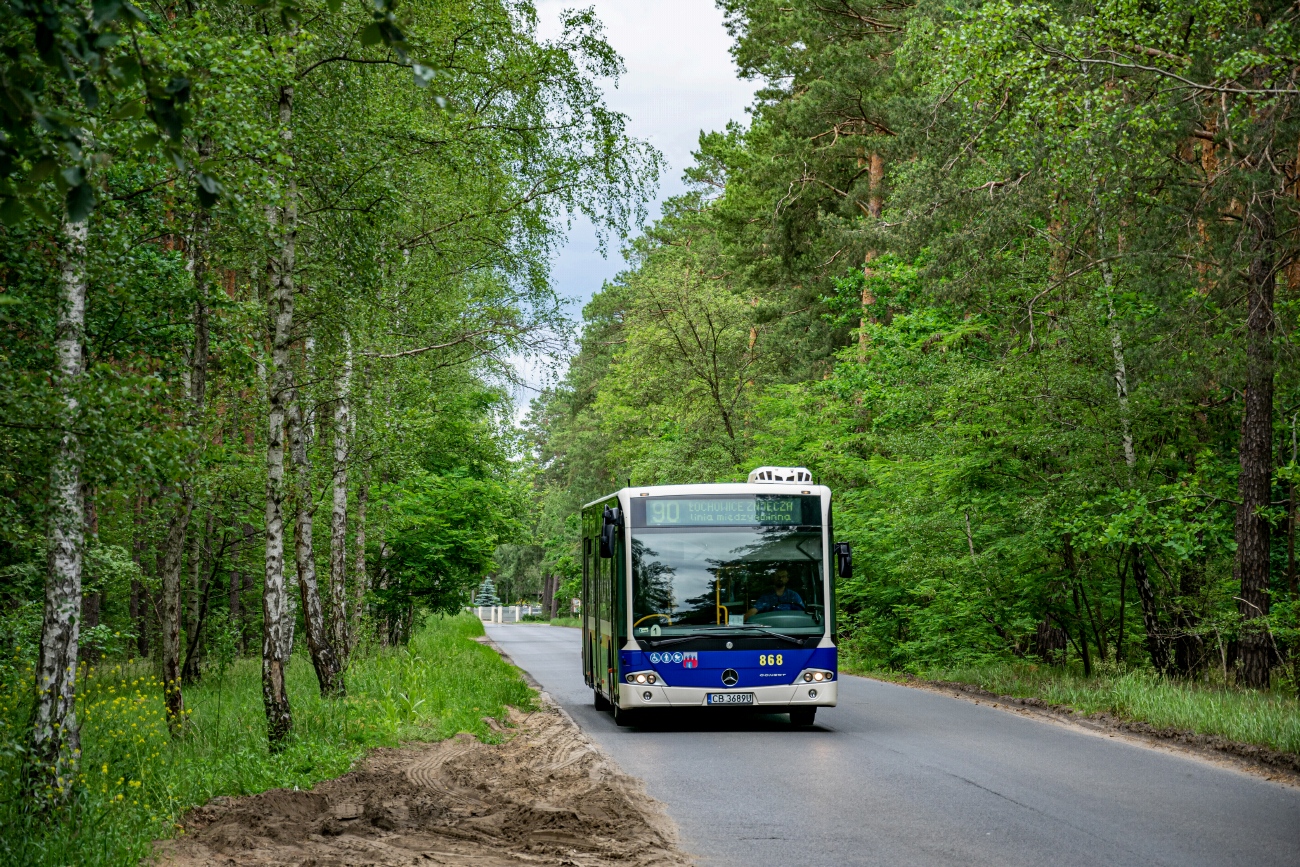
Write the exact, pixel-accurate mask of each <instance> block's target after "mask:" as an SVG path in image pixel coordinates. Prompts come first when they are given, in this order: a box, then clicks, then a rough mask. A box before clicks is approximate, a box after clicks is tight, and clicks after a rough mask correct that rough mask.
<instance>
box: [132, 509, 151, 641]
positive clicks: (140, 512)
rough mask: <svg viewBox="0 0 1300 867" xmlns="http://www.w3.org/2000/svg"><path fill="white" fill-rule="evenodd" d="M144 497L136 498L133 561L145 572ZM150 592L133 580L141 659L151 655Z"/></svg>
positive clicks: (133, 614)
mask: <svg viewBox="0 0 1300 867" xmlns="http://www.w3.org/2000/svg"><path fill="white" fill-rule="evenodd" d="M144 501H145V498H144V495H143V494H137V495H136V497H135V514H134V516H133V521H132V534H133V535H132V539H131V559H132V561H134V563H135V566H136V568H137V569H139V570H140V571H141V573H142V574H143V572H144V550H145V537H144ZM147 594H148V590H147V589H145V586H144V583H143V582H142V581H140V580H139V579H138V578H132V579H131V626H132V628H133V629H135V631H136V634H135V649H136V653H138V654H140V656H141V657H147V656H148V655H149V604H148V595H147Z"/></svg>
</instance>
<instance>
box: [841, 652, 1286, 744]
mask: <svg viewBox="0 0 1300 867" xmlns="http://www.w3.org/2000/svg"><path fill="white" fill-rule="evenodd" d="M845 670H846V671H852V670H854V667H853V666H852V665H846V666H845ZM861 673H863V674H868V675H871V676H874V677H883V678H885V679H894V680H897V679H899V675H898V673H897V672H881V671H874V670H870V669H865V670H861ZM917 674H918V676H920V677H921V678H923V679H925V680H930V681H951V682H956V683H966V684H972V685H974V686H978V687H980V688H982V689H986V690H988V691H989V692H992V693H996V694H998V695H1008V696H1014V697H1016V698H1039V699H1042V700H1043V701H1046V702H1048V703H1050V704H1056V705H1062V706H1065V707H1069V708H1072V709H1074V710H1076V711H1079V712H1080V713H1085V714H1091V713H1099V712H1104V713H1109V714H1112V715H1114V716H1116V717H1118V718H1120V719H1123V720H1130V721H1135V722H1145V723H1149V724H1151V725H1153V726H1156V727H1158V728H1166V727H1169V728H1175V729H1181V730H1185V731H1191V732H1195V733H1196V734H1201V735H1218V736H1220V737H1223V738H1227V739H1229V740H1233V741H1238V742H1241V743H1246V744H1254V745H1257V746H1263V747H1268V748H1270V749H1274V750H1280V751H1283V752H1289V753H1297V754H1300V701H1297V700H1296V698H1295V697H1294V694H1293V693H1291V692H1290V691H1289V690H1288V691H1287V692H1286V693H1284V692H1282V691H1281V690H1273V691H1256V690H1249V689H1240V688H1238V687H1234V686H1228V685H1224V684H1215V683H1200V682H1188V681H1180V680H1175V679H1167V678H1162V677H1160V676H1159V675H1157V674H1156V673H1155V672H1153V671H1151V670H1149V669H1135V670H1128V671H1124V670H1121V669H1117V668H1112V669H1110V670H1102V671H1101V672H1099V673H1096V674H1094V675H1093V676H1092V677H1090V678H1085V677H1083V675H1082V674H1081V673H1079V672H1077V671H1073V670H1070V669H1066V668H1060V667H1054V666H1050V665H1032V664H1024V663H1020V664H1011V663H1003V664H990V665H983V666H975V667H961V668H932V669H925V670H921V671H918V672H917Z"/></svg>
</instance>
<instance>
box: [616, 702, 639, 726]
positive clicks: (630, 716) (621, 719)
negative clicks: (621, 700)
mask: <svg viewBox="0 0 1300 867" xmlns="http://www.w3.org/2000/svg"><path fill="white" fill-rule="evenodd" d="M611 710H613V711H614V725H616V726H620V727H622V726H630V725H636V724H637V722H639V721H640V719H641V715H640V714H639V713H637V712H636V711H634V710H629V709H628V708H622V707H619V706H618V705H613V706H612V708H611Z"/></svg>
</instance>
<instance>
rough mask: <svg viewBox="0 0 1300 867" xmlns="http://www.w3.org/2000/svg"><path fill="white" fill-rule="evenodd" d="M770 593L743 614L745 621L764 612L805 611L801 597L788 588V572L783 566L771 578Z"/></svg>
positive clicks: (759, 598) (761, 597)
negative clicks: (772, 585)
mask: <svg viewBox="0 0 1300 867" xmlns="http://www.w3.org/2000/svg"><path fill="white" fill-rule="evenodd" d="M773 584H774V585H775V586H774V587H773V588H772V592H771V593H764V594H763V595H762V596H760V597H758V600H757V601H756V602H754V607H753V608H750V609H749V610H748V611H746V612H745V619H746V620H748V619H749V618H751V617H753V616H754V615H755V614H761V613H762V612H764V611H805V610H806V608H805V607H804V604H803V597H802V596H800V595H799V594H798V593H797V592H795V591H794V590H791V589H790V587H789V584H790V572H789V570H787V569H786V568H785V567H784V566H781V567H779V568H778V569H777V570H776V574H775V575H774V576H773Z"/></svg>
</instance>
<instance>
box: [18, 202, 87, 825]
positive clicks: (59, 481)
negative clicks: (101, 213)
mask: <svg viewBox="0 0 1300 867" xmlns="http://www.w3.org/2000/svg"><path fill="white" fill-rule="evenodd" d="M87 231H88V227H87V224H86V223H85V222H84V221H83V222H79V223H71V222H65V223H64V225H63V243H64V248H63V263H62V264H63V267H62V271H63V273H62V285H61V289H62V292H61V297H60V299H59V314H58V315H59V319H58V326H57V332H56V338H55V340H56V342H55V357H56V359H57V360H56V367H55V370H54V377H53V379H54V385H55V388H56V389H57V390H58V394H59V403H60V409H61V410H62V418H61V426H62V428H63V434H62V436H61V437H60V439H59V443H58V445H57V446H56V448H55V451H54V459H53V461H52V462H51V464H50V493H49V504H48V508H49V517H48V520H49V525H48V527H49V529H48V538H47V551H48V555H47V556H48V560H47V571H46V577H45V609H44V614H43V619H42V622H41V647H40V654H39V657H38V660H37V663H36V673H35V674H36V680H35V682H36V702H35V705H34V707H33V708H32V744H31V753H30V756H29V759H30V761H31V765H30V768H31V770H32V773H31V775H30V776H29V778H28V782H29V785H30V786H31V790H32V793H33V794H34V795H36V796H37V797H38V799H40V800H42V801H46V802H49V801H55V802H57V801H62V800H63V799H64V798H66V797H67V795H68V794H69V792H70V791H71V789H72V786H73V783H74V782H75V781H76V778H77V767H78V760H79V758H80V754H81V732H80V729H79V728H78V726H77V714H76V695H77V646H78V639H79V632H80V624H79V623H78V614H79V613H80V610H81V569H82V555H83V553H84V545H85V532H86V525H85V522H86V515H85V507H86V504H85V499H84V498H83V496H82V491H81V468H82V462H83V460H84V457H85V455H84V451H83V449H82V445H81V440H80V438H79V437H78V435H77V432H76V427H77V415H78V410H79V409H80V404H79V400H78V396H77V386H78V384H79V381H80V379H81V376H82V373H83V358H82V355H83V349H82V344H83V341H84V337H85V327H86V236H87Z"/></svg>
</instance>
